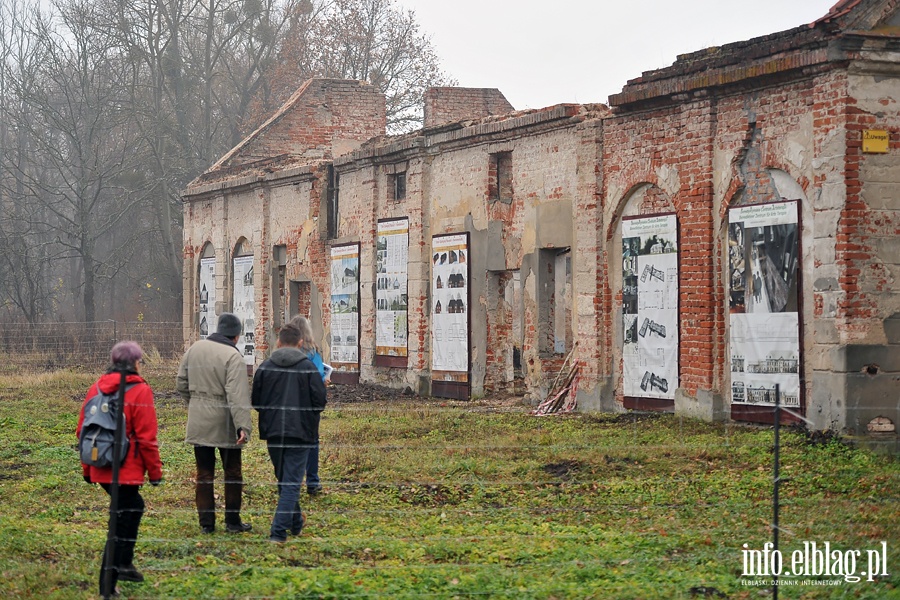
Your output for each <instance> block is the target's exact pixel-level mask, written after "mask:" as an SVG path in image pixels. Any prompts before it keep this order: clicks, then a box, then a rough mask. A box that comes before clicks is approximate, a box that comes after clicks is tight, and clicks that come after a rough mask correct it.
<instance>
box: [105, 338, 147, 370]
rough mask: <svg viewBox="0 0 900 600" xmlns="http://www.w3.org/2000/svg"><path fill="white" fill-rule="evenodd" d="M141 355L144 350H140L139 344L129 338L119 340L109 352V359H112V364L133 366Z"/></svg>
mask: <svg viewBox="0 0 900 600" xmlns="http://www.w3.org/2000/svg"><path fill="white" fill-rule="evenodd" d="M143 356H144V351H143V350H141V347H140V345H138V343H137V342H132V341H131V340H127V341H124V342H119V343H118V344H116V345H115V346H113V347H112V350H110V352H109V359H110V360H111V361H112V364H113V365H121V366H124V367H134V366H135V365H136V364H137V362H138V361H139V360H141V358H142V357H143Z"/></svg>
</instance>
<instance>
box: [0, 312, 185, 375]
mask: <svg viewBox="0 0 900 600" xmlns="http://www.w3.org/2000/svg"><path fill="white" fill-rule="evenodd" d="M183 336H184V331H183V329H182V324H181V322H180V321H164V322H152V323H151V322H147V321H113V320H108V321H91V322H80V323H79V322H76V323H37V324H28V323H4V324H2V325H0V373H6V374H9V373H23V372H25V373H35V372H48V371H56V370H59V369H72V370H83V369H86V370H97V369H98V368H102V367H104V366H106V365H107V364H108V363H109V351H110V349H111V348H112V346H113V345H114V344H115V343H116V342H118V341H121V340H134V341H136V342H137V343H139V344H140V345H141V347H142V348H143V350H144V354H145V355H147V356H149V357H158V358H160V359H164V360H167V359H173V358H177V357H180V356H181V354H182V353H183V351H184V337H183Z"/></svg>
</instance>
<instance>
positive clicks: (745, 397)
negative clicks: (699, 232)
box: [728, 201, 800, 409]
mask: <svg viewBox="0 0 900 600" xmlns="http://www.w3.org/2000/svg"><path fill="white" fill-rule="evenodd" d="M799 254H800V240H799V227H798V204H797V202H796V201H791V202H778V203H772V204H758V205H750V206H739V207H736V208H732V209H730V210H729V211H728V266H729V276H728V281H729V299H728V301H729V312H730V319H729V324H730V336H729V337H730V341H731V360H730V364H731V401H732V403H737V404H754V405H772V406H774V404H775V386H776V385H778V386H779V393H780V402H781V404H782V405H783V406H786V407H794V408H798V409H799V408H800V320H799V314H798V305H799V296H798V293H799V291H798V286H797V268H798V265H799V258H800V257H799Z"/></svg>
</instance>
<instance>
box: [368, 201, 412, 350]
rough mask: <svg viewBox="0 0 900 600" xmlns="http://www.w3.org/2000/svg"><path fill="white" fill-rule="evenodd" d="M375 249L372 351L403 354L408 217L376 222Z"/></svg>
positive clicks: (405, 334)
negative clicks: (373, 342)
mask: <svg viewBox="0 0 900 600" xmlns="http://www.w3.org/2000/svg"><path fill="white" fill-rule="evenodd" d="M375 252H376V255H375V271H376V273H375V354H377V355H379V356H406V355H407V344H406V340H407V318H406V316H407V304H408V302H407V298H408V296H407V285H406V283H407V272H408V264H409V219H405V218H404V219H394V220H391V221H381V222H379V223H378V229H377V239H376V243H375Z"/></svg>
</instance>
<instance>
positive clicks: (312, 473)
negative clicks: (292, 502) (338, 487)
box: [290, 315, 328, 496]
mask: <svg viewBox="0 0 900 600" xmlns="http://www.w3.org/2000/svg"><path fill="white" fill-rule="evenodd" d="M290 325H293V326H295V327H296V328H297V329H299V330H300V349H301V350H303V352H304V353H305V354H306V357H307V358H309V360H311V361H312V364H314V365H315V366H316V369H317V370H318V371H319V375H321V376H322V381H324V382H325V385H328V377H327V376H326V375H325V363H324V361H323V360H322V355H321V354H319V347H318V346H317V345H316V341H315V338H314V337H313V330H312V325H311V324H310V322H309V319H307V318H306V317H301V316H300V315H297V316H296V317H294V318H293V319H291V321H290ZM321 491H322V482H321V481H320V480H319V441H318V440H316V445H315V446H313V447H312V448H310V449H309V458H308V459H307V461H306V492H307V493H308V494H309V495H310V496H316V495H318V494H319V492H321Z"/></svg>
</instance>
